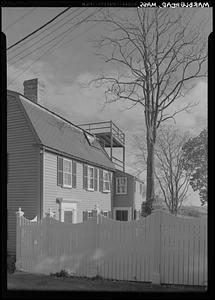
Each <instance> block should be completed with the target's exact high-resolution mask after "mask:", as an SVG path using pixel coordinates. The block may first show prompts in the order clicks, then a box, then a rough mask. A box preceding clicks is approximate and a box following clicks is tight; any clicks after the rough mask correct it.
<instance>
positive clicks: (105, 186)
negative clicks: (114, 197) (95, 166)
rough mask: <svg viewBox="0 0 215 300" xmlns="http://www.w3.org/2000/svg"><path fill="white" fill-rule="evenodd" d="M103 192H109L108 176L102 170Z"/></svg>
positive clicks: (107, 173)
mask: <svg viewBox="0 0 215 300" xmlns="http://www.w3.org/2000/svg"><path fill="white" fill-rule="evenodd" d="M103 192H110V177H109V172H107V171H103Z"/></svg>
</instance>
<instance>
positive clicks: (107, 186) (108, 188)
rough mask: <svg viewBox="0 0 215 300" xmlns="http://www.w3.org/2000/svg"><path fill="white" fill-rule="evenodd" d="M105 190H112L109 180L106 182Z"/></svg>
mask: <svg viewBox="0 0 215 300" xmlns="http://www.w3.org/2000/svg"><path fill="white" fill-rule="evenodd" d="M105 190H106V191H109V190H110V185H109V182H105Z"/></svg>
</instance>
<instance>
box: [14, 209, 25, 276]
mask: <svg viewBox="0 0 215 300" xmlns="http://www.w3.org/2000/svg"><path fill="white" fill-rule="evenodd" d="M23 215H24V212H23V211H22V210H21V207H19V210H18V211H17V212H16V263H15V265H16V269H17V270H19V269H20V268H21V265H22V260H21V257H22V251H21V245H22V241H21V226H22V218H23Z"/></svg>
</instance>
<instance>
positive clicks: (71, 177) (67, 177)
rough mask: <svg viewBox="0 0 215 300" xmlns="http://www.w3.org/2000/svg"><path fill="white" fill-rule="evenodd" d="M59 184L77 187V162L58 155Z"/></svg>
mask: <svg viewBox="0 0 215 300" xmlns="http://www.w3.org/2000/svg"><path fill="white" fill-rule="evenodd" d="M57 185H59V186H61V187H69V188H71V187H73V188H76V162H74V161H72V160H70V159H67V158H63V157H60V156H58V157H57Z"/></svg>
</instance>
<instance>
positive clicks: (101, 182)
mask: <svg viewBox="0 0 215 300" xmlns="http://www.w3.org/2000/svg"><path fill="white" fill-rule="evenodd" d="M99 191H100V192H103V171H102V170H101V169H99Z"/></svg>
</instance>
